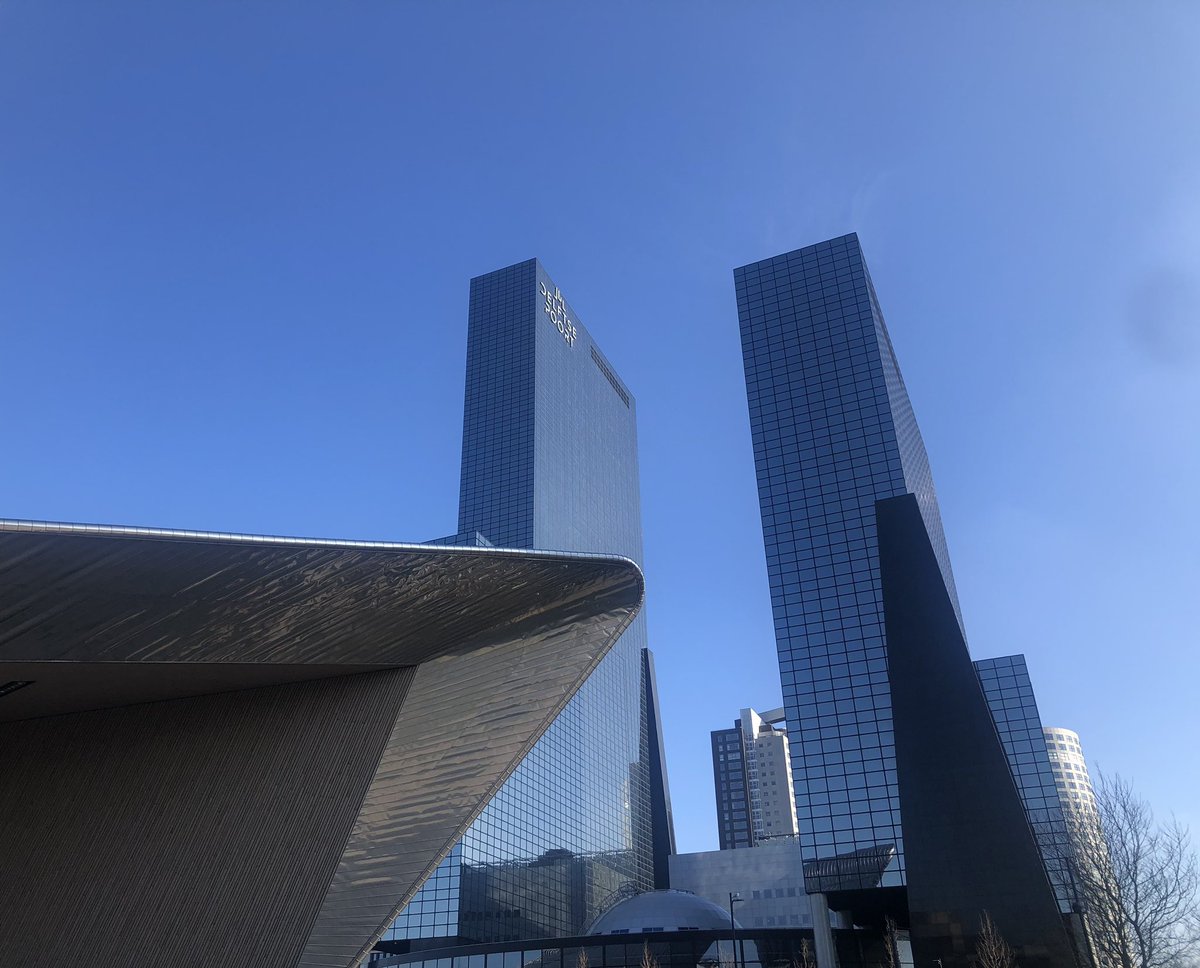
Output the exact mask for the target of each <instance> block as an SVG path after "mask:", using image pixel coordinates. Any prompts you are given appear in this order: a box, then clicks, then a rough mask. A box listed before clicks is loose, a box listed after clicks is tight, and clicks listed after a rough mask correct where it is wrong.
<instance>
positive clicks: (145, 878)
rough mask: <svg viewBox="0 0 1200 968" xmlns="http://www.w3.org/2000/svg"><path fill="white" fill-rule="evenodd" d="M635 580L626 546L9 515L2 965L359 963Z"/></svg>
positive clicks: (3, 645) (587, 656)
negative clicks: (494, 544) (125, 524)
mask: <svg viewBox="0 0 1200 968" xmlns="http://www.w3.org/2000/svg"><path fill="white" fill-rule="evenodd" d="M641 595H642V582H641V576H640V574H639V573H638V570H637V568H636V567H635V566H634V565H633V564H632V563H631V562H629V561H628V560H627V559H624V558H617V557H613V556H602V555H564V554H555V553H553V552H532V551H510V550H494V549H488V548H461V549H456V548H431V547H422V546H414V545H397V544H387V543H382V542H379V543H374V542H365V541H323V540H310V539H298V538H273V537H262V536H245V535H229V534H212V533H192V532H181V531H158V530H153V529H147V528H106V527H99V526H94V525H60V524H46V523H39V522H29V521H0V762H2V763H3V774H4V781H3V783H0V856H2V857H3V858H4V863H3V864H0V911H3V915H2V916H0V951H2V952H3V956H2V957H0V960H2V961H3V963H4V964H5V965H14V966H16V965H20V966H23V968H56V966H59V965H61V964H63V962H64V954H63V932H64V926H69V928H70V931H71V932H78V933H79V937H80V939H82V940H80V942H79V944H80V945H81V946H82V947H81V949H80V952H81V953H79V954H78V956H76V955H72V956H70V957H68V958H67V960H75V961H79V962H81V963H82V962H86V963H87V964H93V965H128V964H150V963H153V964H163V965H193V964H203V965H205V966H208V968H244V966H246V965H264V966H267V965H269V966H278V968H350V966H355V965H358V964H360V963H361V962H362V961H363V960H364V959H366V958H367V957H368V955H369V953H370V951H371V950H372V947H373V945H374V943H375V942H376V941H377V940H378V938H379V936H380V934H381V933H382V932H383V931H384V929H386V928H387V927H388V925H389V924H390V923H391V921H392V919H393V918H394V916H395V914H396V911H397V910H399V908H400V907H401V905H403V904H404V903H405V902H406V901H407V900H408V899H409V898H411V897H412V895H413V893H414V892H415V891H416V889H417V887H418V886H419V885H420V883H421V881H422V879H423V877H424V875H425V874H426V873H427V872H428V871H429V870H430V869H431V868H432V867H433V866H434V865H436V864H437V862H438V860H439V859H440V858H441V856H442V855H443V854H444V852H445V850H446V848H447V844H449V843H451V842H453V841H454V840H455V839H456V838H458V837H459V836H461V835H462V832H463V831H464V830H465V829H466V827H467V825H468V823H469V822H470V820H471V819H472V817H473V816H474V815H475V813H476V812H477V811H478V810H479V809H480V808H481V807H482V805H483V803H484V802H486V800H487V799H488V798H489V797H490V796H492V795H493V794H494V793H495V792H496V790H497V789H499V786H500V783H501V781H502V780H503V778H504V777H505V776H506V775H507V774H508V771H509V770H510V769H511V768H512V767H513V766H514V765H515V764H516V763H517V762H518V761H519V760H520V758H521V757H522V755H523V754H524V753H525V752H526V751H527V750H528V749H529V748H530V747H531V745H532V744H533V743H534V742H535V740H536V739H537V738H538V737H539V736H540V735H541V734H542V732H543V731H544V729H545V727H546V725H547V723H548V722H549V721H550V719H551V718H552V717H553V716H554V714H555V713H556V712H557V711H558V710H560V709H562V707H563V705H564V704H565V703H566V702H567V701H568V699H569V698H570V697H571V696H572V695H573V694H574V692H575V690H576V689H577V688H578V687H579V685H580V684H581V683H582V682H583V681H584V679H585V678H586V677H587V674H588V672H589V671H590V670H591V669H593V668H594V667H595V665H596V663H597V662H600V661H602V657H603V656H604V655H606V653H607V652H608V649H609V648H610V647H611V645H612V644H613V643H614V642H615V641H616V640H617V638H618V637H619V636H620V634H621V633H622V631H623V630H624V629H625V628H627V627H628V623H629V622H630V620H631V618H632V616H633V614H634V611H635V610H636V609H637V608H638V606H639V604H640V601H641Z"/></svg>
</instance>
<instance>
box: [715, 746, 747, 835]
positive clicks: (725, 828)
mask: <svg viewBox="0 0 1200 968" xmlns="http://www.w3.org/2000/svg"><path fill="white" fill-rule="evenodd" d="M712 754H713V776H714V778H715V780H716V782H715V784H714V786H715V788H716V793H717V830H718V831H719V834H720V837H719V843H720V847H721V850H731V849H733V848H735V847H753V846H754V839H753V837H752V835H751V832H750V812H749V802H750V800H749V793H748V790H747V787H746V782H747V777H746V762H745V755H744V751H743V747H742V730H741V728H740V727H738V728H735V729H717V730H713V732H712Z"/></svg>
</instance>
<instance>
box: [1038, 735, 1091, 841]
mask: <svg viewBox="0 0 1200 968" xmlns="http://www.w3.org/2000/svg"><path fill="white" fill-rule="evenodd" d="M1042 734H1043V735H1044V736H1045V737H1046V752H1047V753H1049V755H1050V769H1051V771H1052V772H1053V773H1054V785H1055V786H1056V787H1058V798H1059V799H1060V800H1061V801H1062V805H1063V811H1064V813H1066V815H1067V818H1068V819H1073V820H1075V821H1077V822H1084V821H1086V822H1088V823H1095V822H1096V820H1097V818H1098V817H1099V813H1098V811H1097V809H1096V791H1095V790H1094V789H1093V788H1092V778H1091V777H1090V776H1088V769H1087V761H1086V760H1085V759H1084V758H1083V748H1082V747H1081V746H1080V745H1079V734H1078V733H1076V732H1074V731H1073V730H1070V729H1062V728H1061V727H1058V726H1047V727H1046V728H1045V729H1043V730H1042Z"/></svg>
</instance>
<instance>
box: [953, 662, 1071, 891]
mask: <svg viewBox="0 0 1200 968" xmlns="http://www.w3.org/2000/svg"><path fill="white" fill-rule="evenodd" d="M975 671H976V672H978V673H979V682H980V685H982V686H983V694H984V696H985V698H986V699H987V704H988V709H989V710H990V712H991V714H992V719H993V721H994V722H995V723H996V731H997V732H998V733H999V734H1000V743H1001V745H1003V747H1004V755H1005V756H1006V757H1007V758H1008V765H1009V769H1011V770H1012V775H1013V780H1015V781H1016V784H1017V790H1018V792H1019V793H1020V794H1021V803H1022V804H1023V805H1024V806H1025V813H1026V815H1027V816H1028V817H1029V825H1030V827H1032V828H1033V834H1034V838H1035V839H1036V840H1037V842H1038V849H1039V850H1040V851H1041V853H1042V859H1043V861H1044V862H1045V864H1046V873H1047V874H1048V875H1049V876H1050V882H1051V884H1053V885H1054V893H1055V897H1056V898H1057V900H1058V905H1059V909H1060V910H1061V911H1062V912H1063V913H1064V914H1066V913H1069V912H1070V911H1071V910H1073V906H1074V904H1075V902H1076V901H1077V900H1078V897H1077V896H1076V890H1075V885H1074V881H1073V879H1072V877H1071V872H1070V867H1071V865H1070V860H1069V859H1070V856H1071V854H1070V842H1069V841H1068V839H1067V825H1066V821H1065V820H1064V817H1063V806H1062V803H1061V801H1060V800H1059V796H1058V790H1057V788H1056V786H1055V779H1054V770H1053V768H1052V767H1051V765H1050V755H1049V751H1048V750H1047V747H1046V738H1045V736H1044V734H1043V732H1042V719H1041V715H1040V714H1039V713H1038V707H1037V699H1036V698H1035V697H1034V694H1033V682H1032V680H1031V679H1030V678H1029V669H1028V667H1027V666H1026V664H1025V656H1023V655H1005V656H1000V657H999V658H996V659H980V660H978V661H977V662H976V663H975Z"/></svg>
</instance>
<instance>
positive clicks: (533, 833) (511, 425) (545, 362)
mask: <svg viewBox="0 0 1200 968" xmlns="http://www.w3.org/2000/svg"><path fill="white" fill-rule="evenodd" d="M466 370H467V377H466V401H465V408H464V417H463V450H462V476H461V481H460V493H459V515H458V531H459V534H458V535H456V536H455V537H454V538H450V539H442V540H443V543H446V542H449V543H460V544H461V543H472V542H478V541H481V540H482V541H485V542H487V543H490V544H492V545H495V546H498V547H506V548H542V549H550V550H571V551H583V552H589V551H592V552H604V553H615V554H621V555H625V556H627V557H629V558H631V559H633V560H634V561H636V562H638V563H640V562H641V558H642V530H641V512H640V500H639V493H638V492H639V487H638V461H637V429H636V404H635V401H634V399H633V395H632V394H631V393H630V392H629V390H628V388H627V387H626V386H625V385H624V383H622V381H621V380H620V378H619V377H618V376H617V375H616V372H615V370H614V369H613V367H612V365H611V364H610V363H609V362H608V360H607V359H606V358H605V357H604V355H603V354H602V353H601V352H600V348H599V347H598V346H597V344H596V342H595V340H594V339H593V338H592V336H591V335H590V333H589V332H588V331H587V329H586V328H585V327H584V325H583V323H581V322H580V321H579V317H578V316H577V315H576V314H575V312H574V310H572V309H571V307H570V305H569V304H568V303H567V301H566V300H565V298H564V297H563V295H562V293H561V291H560V290H559V288H558V287H557V286H556V285H555V284H554V282H553V281H552V280H551V279H550V277H549V276H548V275H547V274H546V271H545V269H544V268H543V267H542V266H541V264H540V263H539V262H538V261H537V260H530V261H528V262H522V263H519V264H517V265H513V266H509V267H508V268H505V269H500V270H498V271H496V272H491V273H488V274H487V275H483V276H479V277H477V278H475V279H472V280H471V297H470V309H469V316H468V332H467V368H466ZM645 645H646V627H645V619H644V618H643V617H642V616H641V615H639V616H638V618H637V619H636V620H635V622H634V623H633V624H632V625H631V626H630V628H629V629H628V630H627V631H626V632H625V634H624V635H623V636H622V637H621V639H620V640H619V641H618V643H617V644H616V645H615V646H614V647H613V649H612V651H611V652H610V653H609V654H608V656H606V657H605V659H604V660H603V661H602V662H601V663H600V665H599V666H598V667H597V668H596V670H595V671H594V672H593V673H592V675H591V676H590V678H589V679H588V681H587V682H586V683H585V684H584V686H583V688H582V689H581V690H580V691H579V693H578V695H577V696H576V697H575V698H574V699H573V700H572V701H571V702H570V703H569V704H568V705H567V707H566V708H565V709H564V710H563V712H562V713H561V714H560V715H559V716H558V718H557V719H556V720H555V722H554V723H553V724H552V725H551V726H550V728H549V730H548V731H547V732H546V734H545V736H544V737H543V738H542V739H541V741H540V742H539V743H538V744H537V745H536V746H535V747H534V748H533V749H532V750H531V751H530V752H529V754H528V755H527V756H526V757H525V759H524V761H523V762H522V763H521V765H520V766H519V767H518V768H517V770H516V771H515V772H514V774H513V775H512V777H511V778H510V779H509V780H508V782H507V783H505V785H504V786H503V788H502V789H501V790H500V791H499V792H498V793H497V794H496V796H495V797H494V798H493V800H492V801H491V802H490V803H489V804H488V806H487V807H486V808H485V809H484V811H483V813H482V815H481V816H480V817H479V818H478V819H477V820H476V821H475V823H474V824H473V825H472V827H471V828H470V830H468V832H467V833H466V835H465V836H464V837H463V839H462V841H461V842H460V843H459V844H457V845H456V846H455V847H454V848H453V850H452V851H451V853H450V856H449V857H448V858H447V859H446V861H444V862H443V863H442V865H441V866H440V867H439V868H438V869H437V870H436V871H435V872H434V873H433V875H432V876H431V877H430V879H429V880H428V881H427V883H426V884H425V886H424V887H423V888H422V890H421V891H420V892H419V893H418V894H417V896H416V897H415V898H414V899H413V901H412V902H411V903H410V904H409V905H408V907H406V908H405V909H404V911H403V912H401V915H400V917H399V918H398V919H397V921H396V923H395V925H394V927H393V928H392V930H391V931H390V932H389V933H388V935H387V936H386V937H385V939H384V945H383V946H384V947H386V946H387V944H388V943H389V942H390V943H401V944H402V943H404V942H408V943H410V944H411V943H412V942H414V941H419V940H420V939H426V938H458V939H461V940H463V941H464V942H468V941H469V942H486V941H509V940H520V939H524V938H549V937H555V936H560V935H571V934H580V933H582V932H583V930H584V929H585V928H586V926H587V924H588V922H590V921H591V919H592V918H593V917H594V916H595V915H596V914H597V913H598V912H599V910H600V909H601V907H602V906H603V905H604V904H605V902H606V901H607V900H608V899H610V898H612V897H613V896H615V895H619V894H621V893H623V892H628V891H629V890H634V889H636V890H644V889H648V888H651V887H653V886H655V872H656V870H661V871H663V872H665V870H666V863H665V856H659V857H656V856H655V850H656V848H657V850H658V852H659V853H660V854H662V853H663V852H665V851H666V850H669V846H670V845H669V829H670V826H669V804H668V802H667V798H666V781H665V769H664V768H663V766H662V758H661V755H660V754H661V747H660V746H659V744H658V743H657V737H656V736H655V735H654V733H655V730H656V729H657V725H658V718H657V711H656V709H655V708H654V695H653V667H652V664H651V663H650V662H649V660H648V656H646V655H643V651H644V649H645ZM463 768H464V769H469V768H470V765H469V764H467V763H464V764H463ZM656 831H657V832H658V833H659V836H658V838H657V841H656V838H655V836H654V835H655V832H656ZM664 831H665V835H664ZM661 876H662V875H660V877H661ZM664 886H665V885H664Z"/></svg>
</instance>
